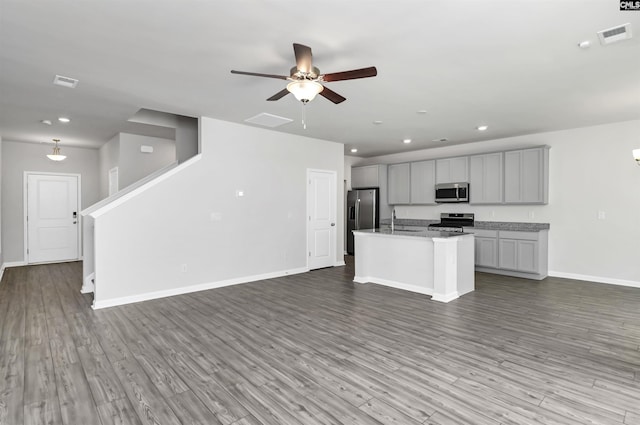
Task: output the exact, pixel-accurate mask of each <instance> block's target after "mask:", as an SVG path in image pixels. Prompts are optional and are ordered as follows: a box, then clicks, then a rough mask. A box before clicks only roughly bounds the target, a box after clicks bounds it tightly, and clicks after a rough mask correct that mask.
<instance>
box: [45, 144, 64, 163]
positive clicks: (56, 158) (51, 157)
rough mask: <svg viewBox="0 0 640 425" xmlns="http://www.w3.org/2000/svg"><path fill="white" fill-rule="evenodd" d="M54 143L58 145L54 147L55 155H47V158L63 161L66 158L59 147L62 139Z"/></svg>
mask: <svg viewBox="0 0 640 425" xmlns="http://www.w3.org/2000/svg"><path fill="white" fill-rule="evenodd" d="M53 142H54V143H55V144H56V145H55V146H54V147H53V153H52V154H49V155H47V158H49V159H50V160H52V161H63V160H64V159H65V158H66V156H65V155H62V154H60V148H59V147H58V142H60V139H53Z"/></svg>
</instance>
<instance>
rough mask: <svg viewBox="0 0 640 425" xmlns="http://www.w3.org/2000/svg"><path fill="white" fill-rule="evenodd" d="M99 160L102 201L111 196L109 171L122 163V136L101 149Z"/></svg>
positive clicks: (118, 135) (116, 136)
mask: <svg viewBox="0 0 640 425" xmlns="http://www.w3.org/2000/svg"><path fill="white" fill-rule="evenodd" d="M99 160H100V166H99V180H100V199H104V198H106V197H107V196H109V170H111V169H112V168H113V167H117V166H118V162H119V161H120V134H116V135H115V136H113V137H112V138H111V140H109V141H108V142H107V143H105V144H104V145H102V146H101V147H100V151H99Z"/></svg>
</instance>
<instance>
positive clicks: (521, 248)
mask: <svg viewBox="0 0 640 425" xmlns="http://www.w3.org/2000/svg"><path fill="white" fill-rule="evenodd" d="M517 257H518V271H521V272H531V273H535V272H537V271H538V242H537V241H518V255H517Z"/></svg>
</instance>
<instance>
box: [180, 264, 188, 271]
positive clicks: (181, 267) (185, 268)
mask: <svg viewBox="0 0 640 425" xmlns="http://www.w3.org/2000/svg"><path fill="white" fill-rule="evenodd" d="M180 269H181V270H182V273H186V272H187V265H186V264H183V265H181V266H180Z"/></svg>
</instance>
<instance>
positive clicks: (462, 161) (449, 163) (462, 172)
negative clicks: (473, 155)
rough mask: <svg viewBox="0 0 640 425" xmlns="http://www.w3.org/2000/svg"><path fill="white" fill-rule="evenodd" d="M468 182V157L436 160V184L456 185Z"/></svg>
mask: <svg viewBox="0 0 640 425" xmlns="http://www.w3.org/2000/svg"><path fill="white" fill-rule="evenodd" d="M467 181H469V157H468V156H461V157H457V158H444V159H438V160H436V183H458V182H467Z"/></svg>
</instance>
